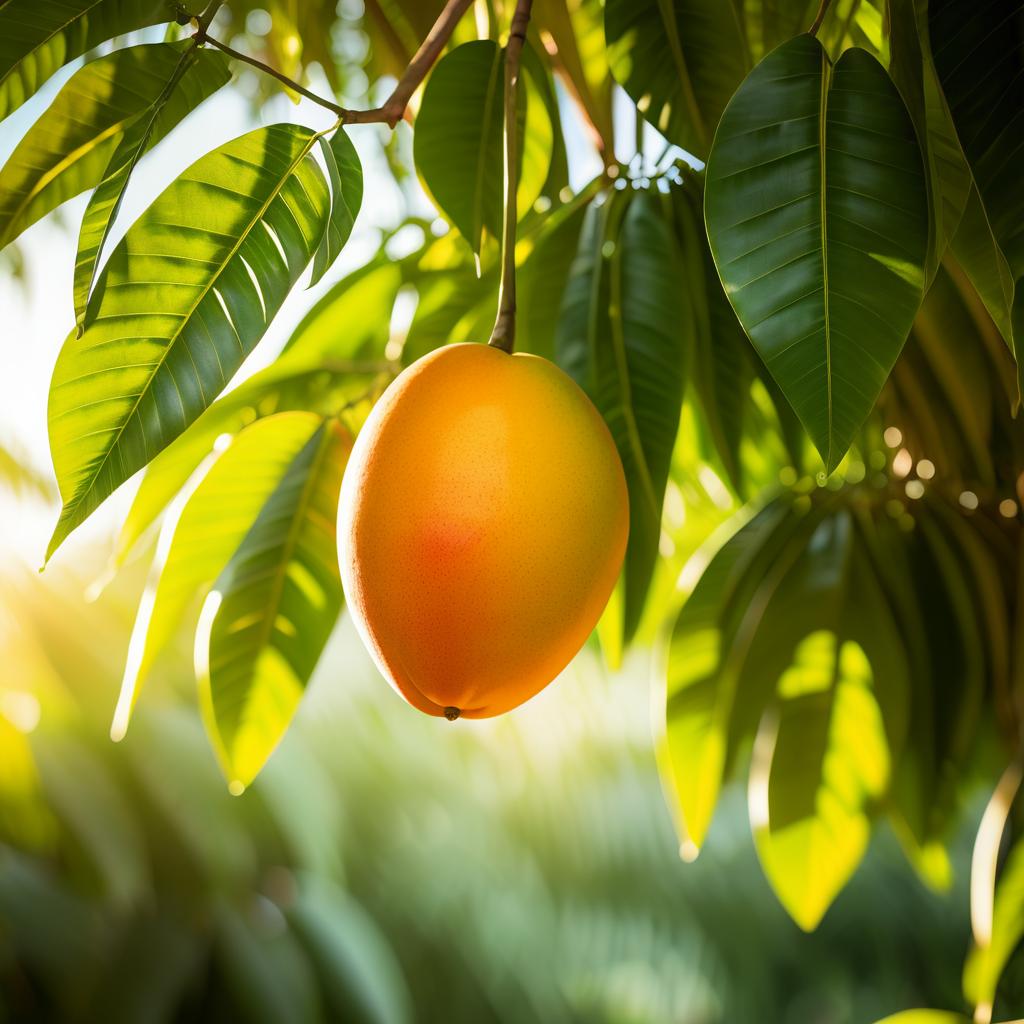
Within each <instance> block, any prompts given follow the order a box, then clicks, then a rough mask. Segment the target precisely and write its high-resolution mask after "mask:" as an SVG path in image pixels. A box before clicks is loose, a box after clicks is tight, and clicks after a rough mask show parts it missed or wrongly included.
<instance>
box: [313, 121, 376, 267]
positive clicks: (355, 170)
mask: <svg viewBox="0 0 1024 1024" xmlns="http://www.w3.org/2000/svg"><path fill="white" fill-rule="evenodd" d="M320 149H321V151H322V152H323V155H324V162H325V163H326V164H327V178H328V180H329V181H330V183H331V215H330V218H329V219H328V221H327V229H326V230H325V231H324V237H323V238H322V239H321V240H320V245H319V246H317V250H316V254H315V255H314V257H313V273H312V275H311V276H310V280H309V283H310V286H312V285H314V284H316V283H317V281H319V280H320V278H322V277H323V276H324V274H325V273H326V272H327V270H328V268H329V267H330V266H331V264H332V263H333V262H334V261H335V259H337V256H338V253H340V252H341V250H342V248H343V246H344V245H345V243H346V242H347V241H348V239H349V235H351V234H352V225H353V224H355V221H356V216H357V215H358V213H359V207H360V205H361V204H362V202H363V168H362V165H361V164H360V163H359V156H358V154H357V153H356V147H355V146H353V145H352V140H351V139H350V138H349V137H348V134H347V133H346V131H345V129H344V128H339V129H338V130H337V131H336V132H335V133H334V135H333V136H331V139H330V141H329V142H328V141H327V140H326V139H324V138H321V139H320Z"/></svg>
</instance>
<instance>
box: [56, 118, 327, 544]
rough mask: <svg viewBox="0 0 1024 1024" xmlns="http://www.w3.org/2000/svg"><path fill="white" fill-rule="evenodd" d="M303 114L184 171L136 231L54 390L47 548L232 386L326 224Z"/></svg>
mask: <svg viewBox="0 0 1024 1024" xmlns="http://www.w3.org/2000/svg"><path fill="white" fill-rule="evenodd" d="M315 140H316V136H315V135H314V134H313V133H312V132H311V131H309V129H306V128H300V127H298V126H296V125H283V124H282V125H272V126H270V127H268V128H259V129H257V130H255V131H253V132H250V133H248V134H247V135H243V136H241V137H240V138H238V139H235V140H234V141H233V142H229V143H227V144H225V145H224V146H222V147H221V148H220V149H217V150H215V151H214V152H212V153H209V154H207V155H206V156H204V157H203V158H202V159H200V160H199V161H197V162H196V163H195V164H193V165H192V167H190V168H189V169H188V170H187V171H185V172H184V173H183V174H182V175H181V176H180V177H179V178H178V179H177V180H176V181H175V182H174V183H173V184H171V185H170V186H169V187H168V188H167V189H166V190H165V191H164V192H163V194H162V195H161V196H160V197H159V198H157V199H156V201H155V202H154V203H153V204H152V205H151V206H150V207H149V209H148V210H147V211H146V212H145V213H144V214H143V215H142V217H141V218H140V219H139V220H138V221H137V222H136V223H135V224H134V225H133V226H132V227H131V228H130V229H129V231H128V233H127V235H126V236H125V237H124V239H123V240H122V241H121V242H120V244H119V245H118V246H117V248H116V249H115V250H114V252H113V254H112V255H111V257H110V261H109V262H108V264H107V266H106V268H105V269H104V272H103V274H102V275H101V277H100V280H99V282H98V284H97V287H96V291H95V293H94V295H93V297H92V299H91V300H90V316H91V317H92V325H91V326H90V327H89V329H88V330H87V331H86V332H85V334H84V336H83V337H82V338H81V339H76V338H75V337H74V336H72V337H71V338H69V339H68V340H67V342H65V345H64V348H63V349H62V350H61V354H60V356H59V358H58V360H57V366H56V368H55V370H54V374H53V381H52V384H51V388H50V408H49V422H50V448H51V451H52V453H53V459H54V467H55V469H56V471H57V482H58V484H59V486H60V491H61V497H62V498H63V500H64V508H63V510H62V512H61V516H60V521H59V522H58V524H57V528H56V530H55V531H54V535H53V538H52V540H51V541H50V546H49V549H48V552H47V557H49V556H50V555H52V554H53V552H54V550H55V549H56V548H57V547H58V546H59V544H60V543H61V541H62V540H63V539H64V538H65V537H66V536H67V535H68V534H69V533H70V532H71V530H73V529H74V528H75V527H76V526H78V525H79V524H80V523H81V522H83V521H84V520H85V519H86V518H87V517H88V516H89V515H90V514H91V513H92V512H93V511H94V510H95V509H96V507H97V506H98V505H99V504H100V502H101V501H103V499H104V498H106V497H107V496H108V495H109V494H111V493H112V492H113V491H114V490H115V489H116V488H117V487H119V486H120V485H121V484H122V483H123V482H124V481H125V480H127V479H128V478H129V477H130V476H131V475H132V474H133V473H134V472H135V471H136V470H138V469H141V468H142V467H143V466H144V465H146V464H147V463H148V462H150V461H151V460H152V459H153V458H154V457H155V456H156V455H157V454H158V453H159V452H160V451H161V450H162V449H164V448H165V447H166V446H167V445H168V444H170V442H171V441H173V440H174V438H176V437H177V436H178V435H179V434H181V433H182V431H184V430H185V428H186V427H188V426H189V424H190V423H192V422H193V421H194V420H195V419H196V418H197V417H198V416H199V415H200V413H202V412H203V410H204V409H206V408H207V407H208V406H209V405H210V404H211V403H212V402H213V400H214V398H215V397H216V396H217V395H218V394H219V393H220V392H221V391H222V390H223V388H224V386H225V385H226V384H227V382H228V381H229V380H230V379H231V377H232V376H233V375H234V373H235V371H236V370H237V369H238V367H239V366H240V365H241V363H242V361H243V360H244V358H245V357H246V356H247V355H248V354H249V352H250V351H251V350H252V349H253V347H254V346H255V345H256V343H257V342H258V341H259V340H260V338H261V337H262V336H263V333H264V331H265V330H266V329H267V325H268V324H269V323H270V321H271V319H272V318H273V316H274V314H275V313H276V312H277V310H278V309H279V308H280V306H281V303H282V302H283V301H284V298H285V296H286V295H287V294H288V291H289V290H290V289H291V287H292V285H293V284H294V283H295V281H296V280H297V279H298V277H299V275H300V274H301V273H302V270H303V268H304V267H305V266H306V264H307V263H308V262H309V260H310V258H311V257H312V255H313V251H314V249H315V248H316V246H317V244H318V243H319V241H320V238H321V237H322V235H323V230H324V225H325V221H326V217H327V205H328V192H327V185H326V182H325V181H324V179H323V175H322V174H321V173H320V169H319V168H318V167H317V165H316V162H315V161H314V160H313V158H312V156H311V155H310V150H311V148H312V146H313V144H314V142H315Z"/></svg>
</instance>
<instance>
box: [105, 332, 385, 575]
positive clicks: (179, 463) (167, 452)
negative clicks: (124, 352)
mask: <svg viewBox="0 0 1024 1024" xmlns="http://www.w3.org/2000/svg"><path fill="white" fill-rule="evenodd" d="M339 336H342V337H343V335H339V334H336V335H335V340H337V338H338V337H339ZM295 355H296V356H298V355H299V350H298V349H296V350H295ZM389 379H390V375H389V371H386V370H385V367H384V365H383V364H373V363H362V362H349V361H345V360H337V361H336V360H333V359H330V358H325V359H323V360H321V359H320V358H315V359H312V360H306V359H292V358H288V359H284V358H280V359H278V360H277V361H276V362H275V363H273V364H271V365H270V366H268V367H267V368H266V369H265V370H261V371H260V372H259V373H256V374H253V376H252V377H251V378H249V380H247V381H246V382H245V383H244V384H241V385H239V386H238V387H237V388H235V389H234V390H233V391H231V392H229V393H228V394H226V395H224V396H223V397H221V398H219V399H218V400H217V401H216V402H214V403H213V405H212V406H210V408H209V409H207V411H206V412H205V413H203V415H202V416H200V417H199V419H198V420H196V422H195V423H193V424H192V426H191V427H189V428H188V430H186V431H185V433H184V434H182V435H181V436H180V437H179V438H177V439H176V440H175V441H174V442H172V443H171V444H170V445H169V446H168V447H167V448H165V449H164V450H163V451H162V452H161V453H160V454H159V455H158V456H157V457H156V458H155V459H154V460H153V461H152V462H151V463H150V464H149V465H148V466H147V467H146V472H145V475H144V476H143V478H142V483H141V484H140V485H139V489H138V491H136V492H135V498H134V499H133V500H132V505H131V508H130V509H129V510H128V515H127V516H126V517H125V521H124V524H123V526H122V527H121V533H120V535H119V536H118V539H117V548H116V550H115V552H114V558H113V563H114V566H120V565H123V564H124V563H125V561H126V560H127V558H128V555H129V554H130V553H131V552H132V551H133V550H134V548H135V545H136V544H137V543H138V541H139V540H140V539H141V538H142V537H143V536H144V535H145V534H146V533H147V532H148V531H149V529H150V527H151V526H152V525H153V523H154V522H155V521H156V520H157V518H159V516H160V515H161V513H162V512H163V511H164V509H166V508H167V506H168V504H169V503H170V502H171V500H172V499H173V498H174V496H175V495H176V494H177V493H178V492H179V491H180V490H181V489H182V488H183V487H184V486H185V484H186V482H187V481H188V479H189V477H190V476H191V475H192V472H193V471H194V470H195V469H196V467H197V466H199V464H200V463H201V462H202V461H203V459H204V458H206V456H207V455H209V454H210V452H212V451H213V450H214V448H215V446H216V444H217V442H218V440H219V439H221V438H230V437H231V436H232V435H234V434H237V433H238V431H240V430H242V429H244V428H245V427H247V426H248V425H249V424H251V423H252V422H254V421H255V420H257V419H259V418H261V417H264V416H271V415H273V414H274V413H278V412H284V411H286V410H292V409H300V410H313V411H316V412H320V413H323V414H329V413H333V412H335V411H337V409H339V408H340V407H341V406H343V405H346V404H348V403H350V402H355V401H358V400H359V398H360V397H361V396H366V395H367V392H368V390H369V391H370V392H371V395H370V396H368V397H372V391H373V389H374V381H377V382H378V383H377V387H378V388H379V389H381V390H382V389H383V387H384V386H385V384H386V382H387V380H389Z"/></svg>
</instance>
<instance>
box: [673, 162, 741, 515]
mask: <svg viewBox="0 0 1024 1024" xmlns="http://www.w3.org/2000/svg"><path fill="white" fill-rule="evenodd" d="M672 198H673V212H674V214H675V217H674V223H675V227H676V234H677V236H678V238H679V243H680V248H681V250H682V253H683V265H684V267H685V268H686V271H687V278H688V283H689V287H690V293H691V297H692V302H693V308H694V318H695V321H696V345H695V348H694V365H693V380H694V385H695V391H696V394H697V398H698V401H699V403H700V411H701V414H702V416H701V421H702V426H703V427H704V428H705V430H706V433H707V434H708V435H709V437H710V439H711V443H712V445H713V449H714V452H715V454H717V456H718V460H719V462H720V463H721V466H722V469H723V470H724V473H725V476H726V477H727V478H728V480H729V482H730V483H731V485H732V487H733V490H734V491H735V492H736V494H740V495H742V494H743V493H744V488H745V481H744V471H743V464H742V461H741V458H740V445H741V443H742V440H743V431H744V425H745V423H746V421H747V418H748V416H747V413H748V407H749V405H750V386H751V384H752V383H753V379H754V365H753V363H754V359H755V358H756V357H755V356H754V353H753V350H752V349H751V347H750V342H749V340H748V339H747V336H746V334H745V333H744V331H743V328H742V326H741V325H740V322H739V320H737V319H736V314H735V312H734V311H733V308H732V306H730V305H729V300H728V299H727V298H726V295H725V292H724V291H723V289H722V284H721V281H720V280H719V278H718V271H717V270H716V269H715V262H714V259H713V258H712V256H711V250H710V249H709V248H708V241H707V235H706V233H705V231H704V224H703V205H704V203H703V191H702V190H700V185H699V183H698V179H697V178H696V176H692V177H690V178H688V179H687V182H686V185H685V187H683V188H681V189H674V190H673V193H672Z"/></svg>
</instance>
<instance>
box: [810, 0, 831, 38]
mask: <svg viewBox="0 0 1024 1024" xmlns="http://www.w3.org/2000/svg"><path fill="white" fill-rule="evenodd" d="M831 3H832V0H821V3H820V4H819V5H818V13H817V14H816V15H815V16H814V21H813V22H811V27H810V28H809V29H808V30H807V32H808V33H809V34H810V35H812V36H816V35H817V34H818V29H819V28H821V23H822V22H823V21H824V20H825V15H826V14H827V13H828V8H829V4H831Z"/></svg>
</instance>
